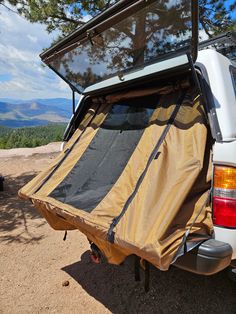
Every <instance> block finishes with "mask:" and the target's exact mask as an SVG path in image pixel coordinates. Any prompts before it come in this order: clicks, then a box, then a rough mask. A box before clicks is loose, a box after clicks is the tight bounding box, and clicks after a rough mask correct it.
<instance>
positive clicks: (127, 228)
mask: <svg viewBox="0 0 236 314" xmlns="http://www.w3.org/2000/svg"><path fill="white" fill-rule="evenodd" d="M184 86H185V87H184V88H173V87H172V88H171V87H169V88H166V89H163V88H160V89H159V88H156V91H154V90H153V89H152V90H143V95H145V96H140V95H139V97H133V98H130V97H129V96H130V95H129V93H128V94H127V97H124V94H123V93H122V95H120V96H119V95H118V94H116V95H108V96H107V99H105V98H104V99H103V100H102V99H100V103H99V102H98V101H96V102H94V103H91V106H90V108H89V109H88V111H87V114H86V115H85V116H84V119H83V121H82V122H81V124H80V126H79V128H78V129H77V131H76V132H75V133H74V135H73V136H72V138H71V139H70V141H69V142H68V143H67V145H66V147H65V148H64V151H63V152H62V153H61V154H60V156H59V157H58V158H57V159H56V160H55V161H54V163H53V164H52V166H51V167H50V168H49V169H47V170H46V171H44V172H43V173H41V174H39V175H38V176H37V177H36V178H34V179H33V180H32V181H31V182H29V183H28V184H27V185H26V186H25V187H23V188H22V190H21V191H20V192H19V193H20V196H21V197H23V198H28V199H30V200H31V201H32V202H33V204H34V205H35V207H36V208H37V209H38V210H39V211H40V212H41V214H42V215H43V216H44V217H45V218H46V219H47V221H48V222H49V224H50V225H51V226H52V227H53V228H54V229H56V230H71V229H79V230H80V231H81V232H83V233H84V234H85V235H86V236H87V237H88V239H89V240H90V241H92V242H93V243H95V244H96V245H97V246H98V247H99V249H100V250H101V251H102V252H103V254H104V255H105V256H106V258H107V260H108V261H109V262H110V263H115V264H119V263H121V262H122V261H123V260H124V259H125V257H126V256H128V255H131V254H136V255H138V256H140V257H142V258H144V259H146V260H148V261H149V262H151V263H152V264H154V265H155V266H156V267H158V268H160V269H162V270H167V269H168V267H169V265H170V264H171V263H172V262H173V260H174V258H175V255H176V252H177V250H178V247H179V245H180V243H181V241H182V237H183V235H184V234H185V232H186V231H187V230H188V228H189V227H190V225H191V223H192V222H193V221H194V219H195V218H196V215H197V214H198V213H199V211H200V209H201V208H202V206H203V205H204V203H205V201H206V198H207V195H208V190H209V188H210V171H209V169H210V162H209V160H210V148H211V146H210V140H209V136H208V131H207V123H206V118H205V114H204V109H203V107H202V104H201V102H200V100H199V97H198V96H197V94H196V92H195V91H194V89H193V88H192V87H191V86H189V87H187V84H186V83H185V84H184ZM113 100H116V101H115V102H113ZM211 224H212V222H211V212H210V209H209V208H208V207H206V208H204V210H202V212H201V214H200V215H199V216H198V217H197V221H196V222H195V223H194V226H193V228H192V229H191V235H193V237H196V235H197V236H198V239H199V237H200V239H201V240H202V239H206V238H208V237H209V236H210V234H211V230H212V225H211ZM190 238H191V237H190Z"/></svg>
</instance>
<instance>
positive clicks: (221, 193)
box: [213, 166, 236, 228]
mask: <svg viewBox="0 0 236 314" xmlns="http://www.w3.org/2000/svg"><path fill="white" fill-rule="evenodd" d="M213 222H214V224H215V225H218V226H221V227H228V228H236V168H233V167H222V166H216V167H215V169H214V194H213Z"/></svg>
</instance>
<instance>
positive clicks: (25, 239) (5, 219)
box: [0, 173, 45, 243]
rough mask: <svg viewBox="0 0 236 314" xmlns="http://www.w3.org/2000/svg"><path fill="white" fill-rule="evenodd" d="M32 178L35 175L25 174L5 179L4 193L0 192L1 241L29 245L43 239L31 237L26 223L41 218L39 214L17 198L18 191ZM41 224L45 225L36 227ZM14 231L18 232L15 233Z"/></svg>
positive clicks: (31, 206)
mask: <svg viewBox="0 0 236 314" xmlns="http://www.w3.org/2000/svg"><path fill="white" fill-rule="evenodd" d="M34 176H35V173H25V174H23V175H20V176H18V177H11V176H6V177H5V181H4V191H1V192H0V221H1V223H0V233H1V234H2V235H1V236H0V240H1V241H5V242H7V243H8V242H19V243H29V242H38V241H40V240H41V239H42V238H43V236H39V237H35V236H33V235H31V234H30V231H29V228H28V222H27V221H28V219H39V218H41V216H40V214H39V213H38V212H37V210H36V209H35V208H34V207H33V205H32V204H31V203H30V202H29V201H25V200H21V199H20V198H19V197H18V191H19V189H20V188H21V187H22V186H23V185H24V184H26V183H27V182H29V181H30V180H31V179H32V178H33V177H34ZM43 224H45V222H44V221H42V222H40V223H37V227H40V226H41V225H43ZM18 229H19V230H18ZM16 230H18V231H19V232H17V233H16V232H15V231H16Z"/></svg>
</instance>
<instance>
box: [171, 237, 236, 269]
mask: <svg viewBox="0 0 236 314" xmlns="http://www.w3.org/2000/svg"><path fill="white" fill-rule="evenodd" d="M232 253H233V250H232V247H231V246H230V245H229V244H228V243H225V242H221V241H217V240H215V239H210V240H207V241H205V242H203V243H202V244H200V245H199V246H198V247H197V248H195V249H194V250H192V251H190V252H188V253H186V254H185V255H183V256H181V257H179V258H178V259H177V260H176V262H175V263H174V265H175V266H177V267H178V268H181V269H184V270H187V271H190V272H193V273H195V274H199V275H213V274H215V273H218V272H219V271H221V270H223V269H225V268H226V267H228V266H229V265H230V263H231V259H232Z"/></svg>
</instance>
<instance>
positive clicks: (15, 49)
mask: <svg viewBox="0 0 236 314" xmlns="http://www.w3.org/2000/svg"><path fill="white" fill-rule="evenodd" d="M0 37H1V42H0V77H1V79H0V98H20V99H31V98H51V97H67V98H70V96H71V91H70V88H69V87H68V86H67V84H65V83H64V81H62V80H61V79H60V78H59V77H58V76H57V75H56V74H55V73H54V72H53V71H52V70H50V69H49V68H47V67H42V63H41V60H40V57H39V54H40V52H41V51H42V49H43V48H47V47H49V46H50V43H51V42H52V40H53V37H52V35H49V34H48V33H47V32H46V30H45V27H44V26H42V25H41V24H31V23H29V22H28V21H26V20H25V19H23V18H22V17H20V16H19V15H17V14H14V13H12V12H9V11H8V10H6V9H4V8H1V13H0ZM4 76H6V77H8V79H7V80H5V81H4V79H3V78H4ZM9 77H10V79H9Z"/></svg>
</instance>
